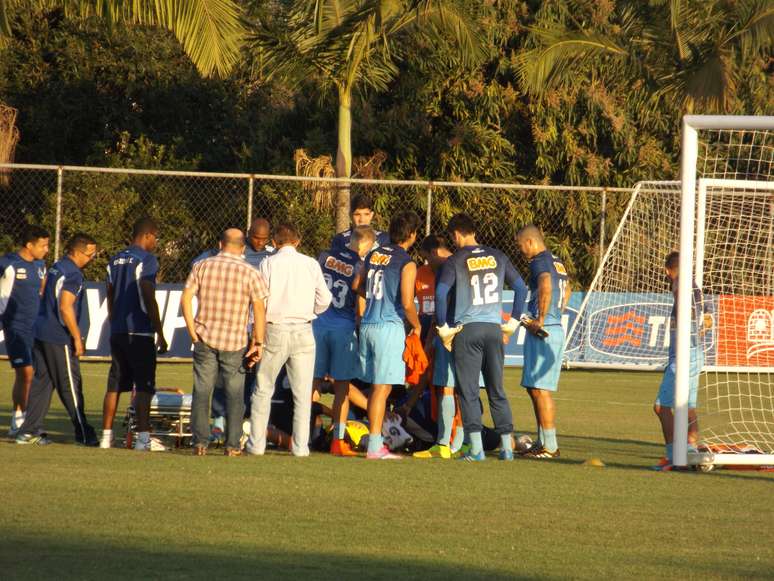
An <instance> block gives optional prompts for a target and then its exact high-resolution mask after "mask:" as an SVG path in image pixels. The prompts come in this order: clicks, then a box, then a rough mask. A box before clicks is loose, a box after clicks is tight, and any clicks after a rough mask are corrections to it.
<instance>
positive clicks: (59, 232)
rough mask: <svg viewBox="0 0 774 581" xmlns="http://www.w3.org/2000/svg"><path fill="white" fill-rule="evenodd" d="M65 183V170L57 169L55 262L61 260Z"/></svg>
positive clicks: (60, 167)
mask: <svg viewBox="0 0 774 581" xmlns="http://www.w3.org/2000/svg"><path fill="white" fill-rule="evenodd" d="M63 183H64V168H63V167H62V166H61V165H60V166H59V167H57V168H56V226H55V227H54V261H57V260H59V250H60V246H61V240H62V184H63Z"/></svg>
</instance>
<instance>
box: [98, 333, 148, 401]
mask: <svg viewBox="0 0 774 581" xmlns="http://www.w3.org/2000/svg"><path fill="white" fill-rule="evenodd" d="M110 356H111V359H112V361H111V363H110V372H109V373H108V381H107V390H108V392H114V393H115V392H117V393H122V392H125V391H132V388H136V389H137V391H141V392H144V393H156V341H155V340H154V339H153V337H147V336H145V335H128V334H125V333H117V334H115V335H111V337H110Z"/></svg>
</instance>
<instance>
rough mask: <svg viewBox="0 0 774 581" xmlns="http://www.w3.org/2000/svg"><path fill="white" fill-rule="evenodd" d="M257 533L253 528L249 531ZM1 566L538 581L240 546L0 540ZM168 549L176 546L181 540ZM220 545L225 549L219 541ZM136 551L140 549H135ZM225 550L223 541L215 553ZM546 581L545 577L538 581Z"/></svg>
mask: <svg viewBox="0 0 774 581" xmlns="http://www.w3.org/2000/svg"><path fill="white" fill-rule="evenodd" d="M255 524H256V525H258V523H255ZM2 536H3V542H2V546H0V562H1V563H3V564H4V565H3V577H4V578H5V579H14V580H16V579H19V580H23V579H36V580H37V579H100V580H102V579H207V580H211V579H248V578H249V579H261V580H263V579H357V580H358V581H363V580H364V579H384V578H401V579H422V580H432V579H439V580H448V579H482V580H483V579H487V580H500V579H502V580H505V579H536V578H540V577H535V576H534V575H530V576H514V575H513V574H512V573H505V572H501V571H497V570H493V569H477V568H472V567H464V566H460V565H459V564H458V563H453V564H452V563H449V564H445V563H443V562H442V561H441V560H439V561H437V562H436V561H432V562H431V561H425V562H423V561H417V560H416V559H415V558H413V557H411V556H407V555H404V556H400V555H396V556H395V557H381V556H380V557H369V556H364V555H357V554H354V555H337V554H330V553H323V552H289V551H286V550H283V549H277V550H271V549H269V550H267V549H266V548H265V547H256V548H255V549H254V550H252V549H248V550H245V547H244V546H243V545H242V546H240V547H239V550H236V548H235V549H234V550H233V551H232V552H230V553H229V552H228V550H225V551H224V550H223V549H222V548H215V547H201V548H196V547H190V548H181V547H180V546H174V545H173V546H171V547H170V548H164V547H158V546H157V547H147V548H139V547H138V546H137V545H138V539H132V540H131V541H132V542H131V543H128V544H127V546H119V545H115V544H112V543H100V542H97V541H95V539H93V538H90V539H82V540H71V541H68V540H64V539H61V538H46V537H43V536H34V537H33V536H27V535H16V534H14V532H13V531H8V530H5V531H3V532H2ZM174 542H177V543H180V542H181V540H180V539H176V540H175V541H174ZM221 542H223V541H221ZM140 544H141V542H140ZM223 546H226V547H227V546H228V543H227V541H226V542H223V544H222V545H221V547H223ZM544 578H547V577H544Z"/></svg>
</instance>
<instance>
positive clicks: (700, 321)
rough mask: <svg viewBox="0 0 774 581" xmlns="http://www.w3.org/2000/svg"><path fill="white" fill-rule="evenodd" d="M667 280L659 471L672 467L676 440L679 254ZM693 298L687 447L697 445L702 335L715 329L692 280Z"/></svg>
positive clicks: (658, 407) (668, 264) (670, 262)
mask: <svg viewBox="0 0 774 581" xmlns="http://www.w3.org/2000/svg"><path fill="white" fill-rule="evenodd" d="M664 267H665V270H666V275H667V279H668V280H669V284H670V286H671V287H672V295H673V296H674V303H673V305H672V315H671V319H672V320H671V326H670V331H669V333H670V335H669V362H668V363H667V366H666V368H665V369H664V377H663V379H662V380H661V386H660V387H659V390H658V396H657V397H656V402H655V404H654V405H653V411H654V412H655V413H656V415H657V416H658V419H659V421H660V422H661V431H662V432H663V434H664V443H665V445H666V456H665V457H664V458H663V459H662V460H661V461H660V463H659V464H658V465H657V466H654V469H656V470H671V467H672V460H673V458H672V442H673V440H674V416H673V413H672V408H674V402H675V375H676V372H677V285H678V277H679V274H680V254H679V253H678V252H671V253H670V254H669V255H668V256H667V257H666V260H665V264H664ZM692 286H693V293H692V297H691V301H692V305H691V307H692V311H691V367H690V371H689V374H690V375H689V377H690V379H689V387H688V390H689V391H688V446H689V448H692V447H694V446H695V445H696V439H697V433H698V424H697V418H696V394H697V391H698V387H699V374H700V373H701V369H702V367H703V366H704V347H703V345H702V343H703V340H702V337H703V336H704V333H706V331H707V330H709V329H711V328H712V317H711V315H710V314H708V313H705V312H704V304H705V303H704V295H703V293H702V292H701V289H699V287H698V286H696V283H695V282H693V285H692Z"/></svg>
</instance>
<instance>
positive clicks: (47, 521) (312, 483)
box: [0, 364, 774, 580]
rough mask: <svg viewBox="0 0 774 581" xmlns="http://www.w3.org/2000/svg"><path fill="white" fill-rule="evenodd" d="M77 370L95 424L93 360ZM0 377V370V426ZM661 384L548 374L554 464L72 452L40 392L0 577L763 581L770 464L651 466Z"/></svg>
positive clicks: (13, 475)
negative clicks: (36, 426) (41, 405)
mask: <svg viewBox="0 0 774 581" xmlns="http://www.w3.org/2000/svg"><path fill="white" fill-rule="evenodd" d="M83 372H84V380H85V383H86V405H87V411H88V412H89V415H90V418H91V421H92V423H93V424H94V426H95V427H98V426H99V423H100V420H99V416H100V413H101V401H102V394H103V389H104V383H105V375H106V373H107V366H106V365H104V364H85V365H84V366H83ZM519 376H520V371H519V370H509V371H507V375H506V380H507V385H508V390H509V394H510V396H511V401H512V405H513V410H514V416H515V423H516V427H517V429H518V430H519V431H528V432H531V431H532V430H534V427H533V426H534V420H533V419H532V410H531V406H530V404H529V400H528V398H527V397H526V395H525V394H524V393H523V392H522V390H521V389H520V388H518V387H517V385H518V379H519ZM11 378H12V375H11V372H10V370H9V369H8V368H7V366H6V365H3V369H2V372H0V382H2V385H3V388H4V395H3V403H2V406H0V422H2V424H1V425H2V429H3V433H4V432H5V429H6V426H7V425H8V421H9V410H10V382H11ZM658 381H659V377H658V375H657V374H650V373H618V372H615V373H614V372H587V371H573V372H565V373H564V374H563V377H562V384H561V390H560V392H559V395H558V398H557V406H558V426H559V444H560V447H561V450H562V458H561V459H560V460H556V461H550V462H546V461H537V460H516V461H514V462H512V463H502V462H498V461H497V460H496V459H495V458H490V461H488V462H486V463H484V464H479V465H471V464H468V463H461V462H454V461H447V462H444V461H440V460H429V461H420V460H414V459H411V458H407V459H405V460H403V461H399V462H368V463H367V462H365V461H364V460H362V459H357V458H353V459H341V458H333V457H330V456H328V455H324V454H316V455H313V456H312V457H311V458H308V459H295V458H292V457H289V456H287V455H285V454H279V453H275V454H269V455H267V456H265V457H263V458H252V457H248V458H225V457H223V456H220V455H215V454H213V455H210V456H207V457H205V458H195V457H193V456H190V455H188V454H182V453H166V454H139V453H134V452H131V451H127V450H122V449H116V450H99V449H86V448H81V447H76V446H74V445H73V444H72V443H71V442H72V435H71V429H70V425H69V420H68V419H67V417H66V415H65V414H64V411H63V409H62V408H61V405H60V404H59V402H58V401H57V400H56V397H54V400H55V401H54V404H53V406H52V409H51V412H50V414H49V419H48V424H47V428H48V429H49V432H50V433H51V435H52V436H53V439H54V440H55V441H56V442H57V443H56V444H55V445H52V446H48V447H34V446H24V447H23V446H16V445H14V444H12V443H10V440H7V439H5V440H2V441H0V466H1V467H2V469H1V470H0V483H1V484H2V489H3V494H4V498H3V502H2V503H1V504H0V527H1V528H2V530H1V531H0V535H2V536H1V537H0V538H2V541H0V571H1V573H0V576H2V578H4V579H48V578H57V579H64V578H73V579H75V578H77V579H118V578H122V579H123V578H127V579H129V578H132V579H137V578H164V579H178V578H179V579H213V578H216V577H217V578H224V579H231V578H251V579H275V578H276V579H289V578H308V579H329V578H336V579H350V578H351V579H359V580H362V579H377V578H384V577H391V578H403V579H423V580H427V579H443V580H448V579H451V578H455V579H457V578H460V579H506V578H509V579H512V578H529V579H554V578H599V577H607V578H622V577H638V578H653V577H666V576H675V577H677V576H679V577H687V578H701V579H707V578H743V577H744V578H751V577H759V578H765V577H768V578H771V576H772V572H774V503H772V499H774V474H771V473H768V474H766V473H754V472H731V471H725V470H724V471H716V472H712V473H710V474H699V473H655V472H652V471H649V470H648V469H647V467H648V466H650V465H652V464H654V463H655V462H656V461H657V459H658V458H659V456H660V455H661V453H662V447H661V446H660V444H659V440H660V434H659V430H658V423H657V421H656V418H655V416H654V415H653V413H652V411H651V401H652V399H653V397H654V395H655V392H656V390H657V387H658ZM158 383H159V385H164V386H184V387H185V386H189V385H190V384H191V370H190V367H189V366H187V365H162V366H160V369H159V381H158ZM122 403H125V402H122ZM592 457H597V458H601V459H602V460H603V461H604V462H605V464H606V465H607V466H606V467H605V468H593V467H588V466H583V465H582V462H583V461H584V460H586V459H588V458H592Z"/></svg>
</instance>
